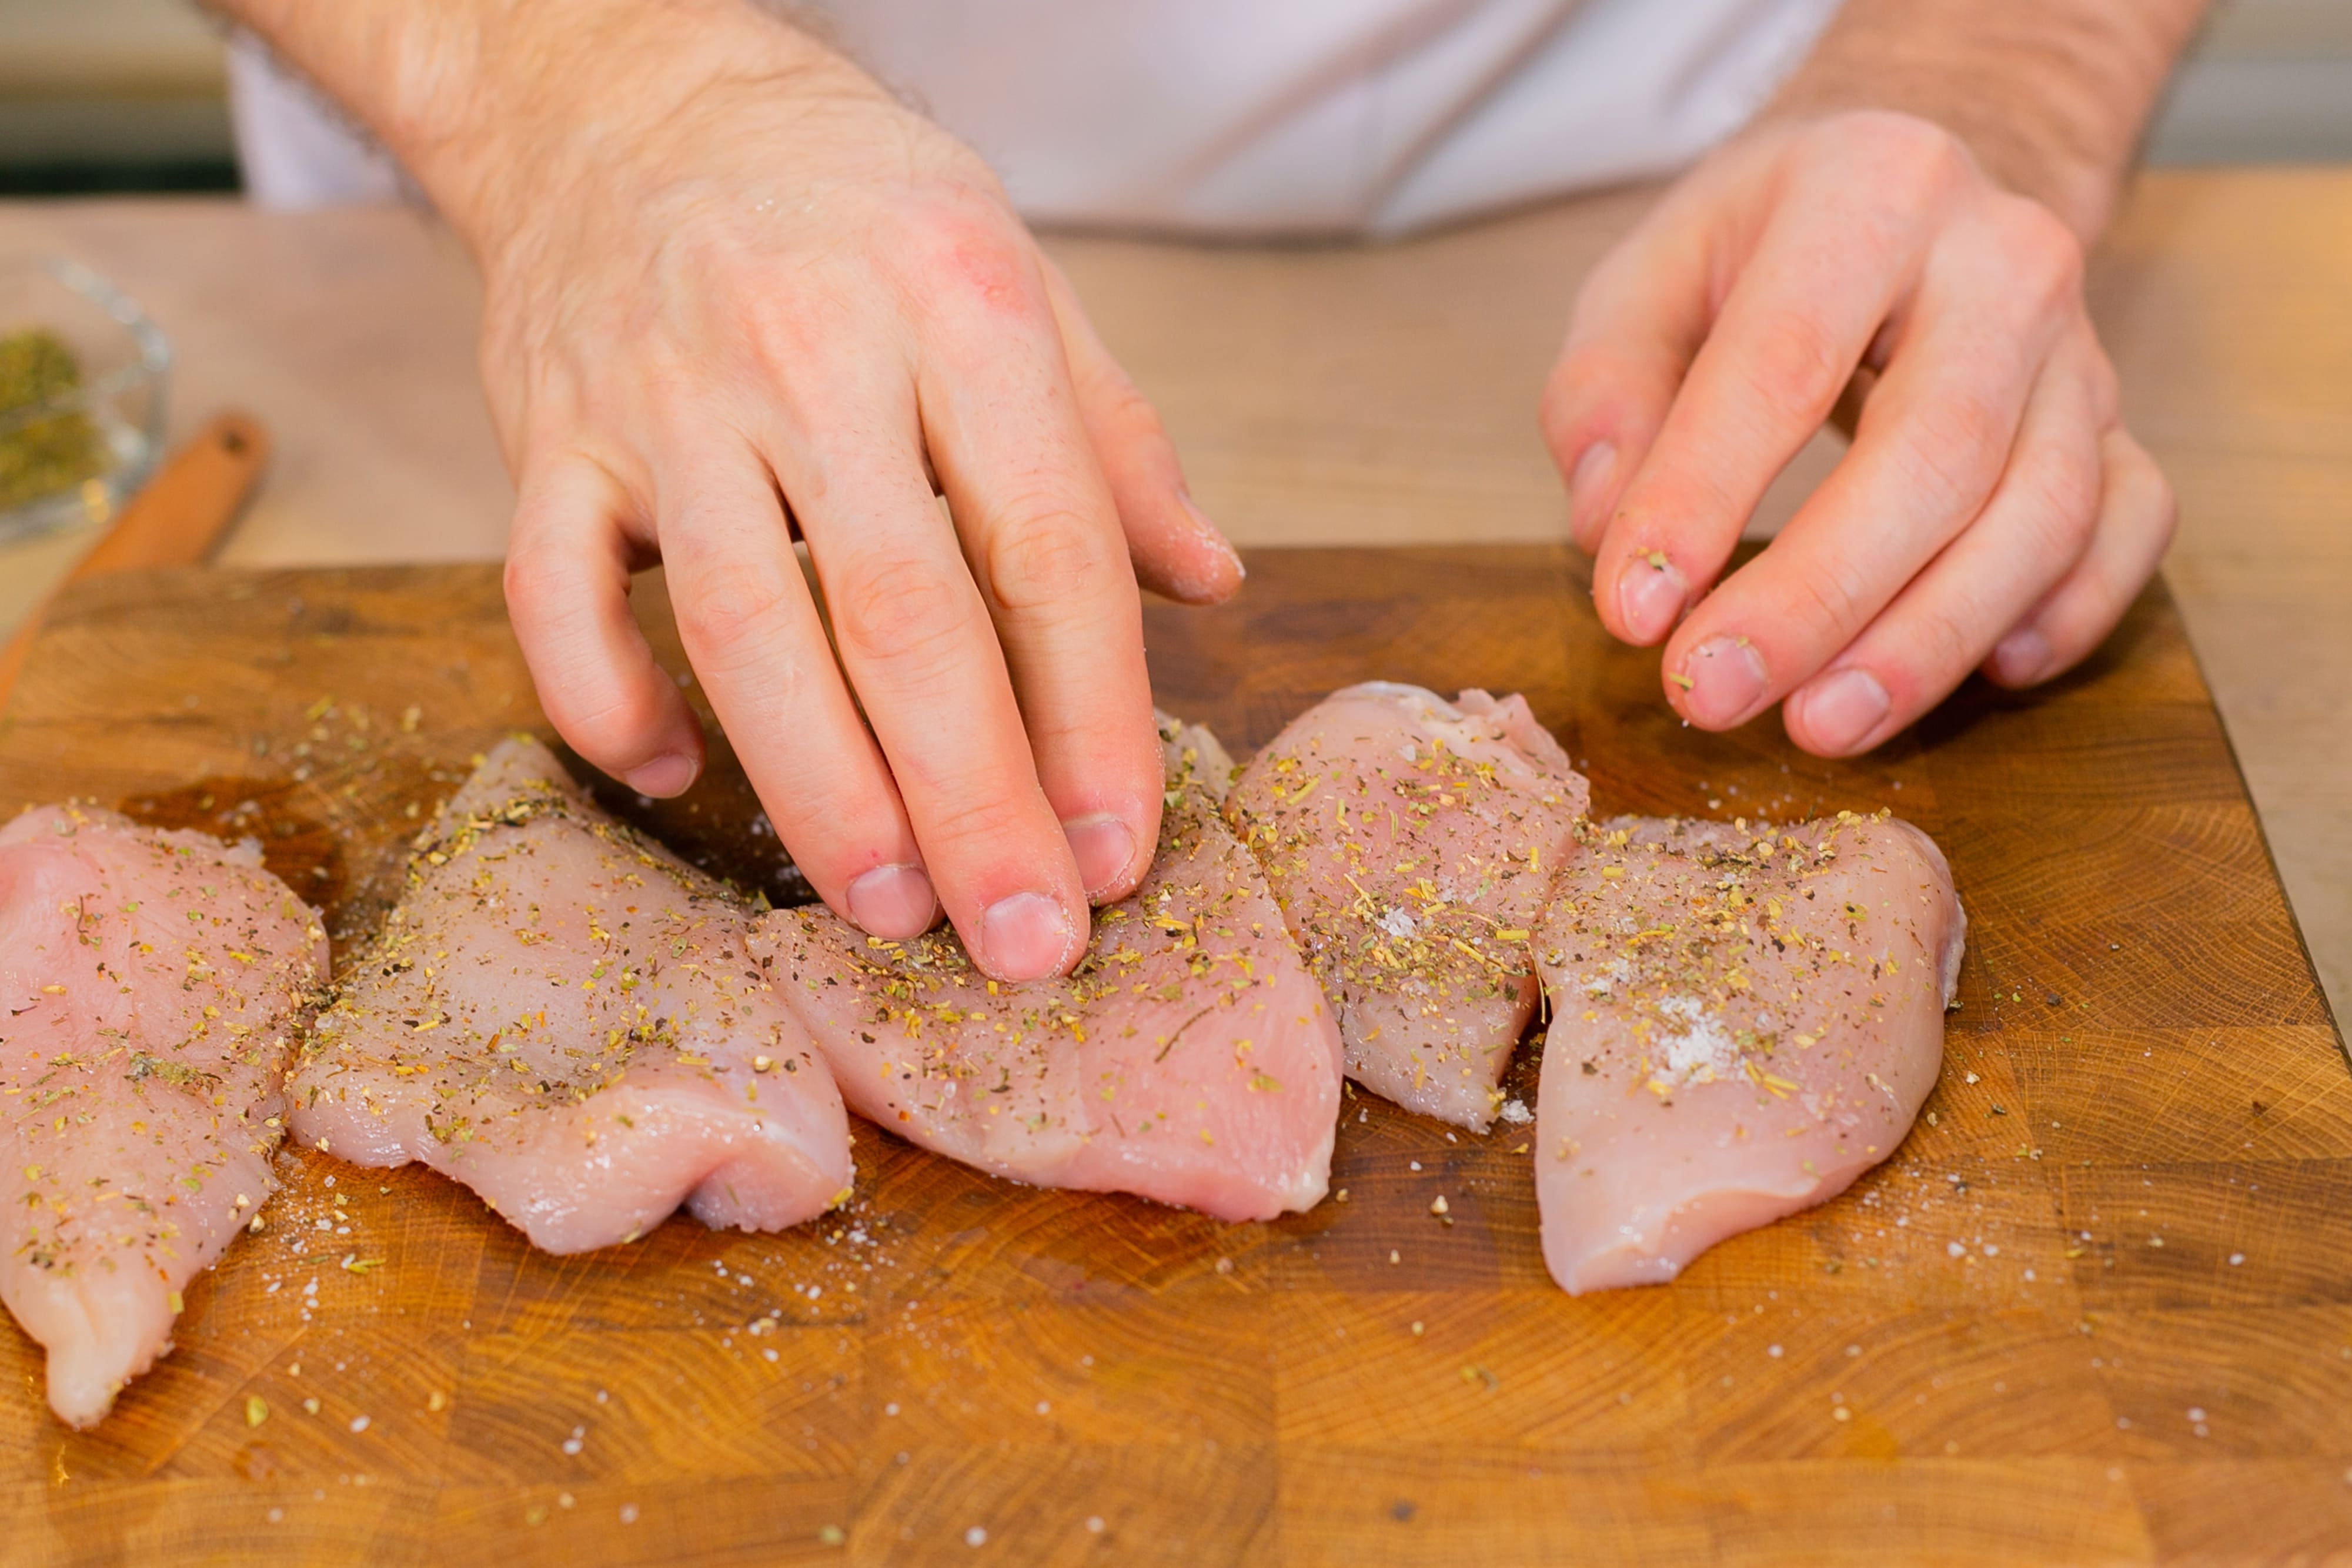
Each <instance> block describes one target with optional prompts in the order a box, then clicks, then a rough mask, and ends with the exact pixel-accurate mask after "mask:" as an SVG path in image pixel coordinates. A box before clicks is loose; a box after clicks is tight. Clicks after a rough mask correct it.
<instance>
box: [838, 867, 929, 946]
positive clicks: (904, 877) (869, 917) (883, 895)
mask: <svg viewBox="0 0 2352 1568" xmlns="http://www.w3.org/2000/svg"><path fill="white" fill-rule="evenodd" d="M848 896H849V917H850V918H851V919H852V920H855V921H856V922H857V924H858V925H860V926H861V927H863V928H864V929H865V931H866V935H867V936H879V937H881V938H882V939H883V940H884V941H886V942H904V941H905V940H907V939H908V937H910V936H921V935H922V934H923V933H924V932H926V931H929V929H930V928H931V921H932V919H933V918H934V917H935V916H936V915H938V914H939V910H940V899H939V894H937V893H935V892H933V891H932V888H931V879H930V878H929V877H928V876H926V875H925V874H924V873H923V868H922V867H921V866H919V865H877V866H876V867H875V868H874V869H873V870H872V871H869V872H866V873H864V874H863V875H861V876H859V877H858V878H857V880H856V881H855V882H853V883H850V884H849V895H848Z"/></svg>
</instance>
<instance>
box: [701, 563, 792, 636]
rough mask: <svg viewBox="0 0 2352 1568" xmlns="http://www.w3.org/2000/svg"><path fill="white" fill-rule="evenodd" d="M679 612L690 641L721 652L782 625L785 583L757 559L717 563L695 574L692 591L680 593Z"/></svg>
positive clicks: (773, 630) (775, 629)
mask: <svg viewBox="0 0 2352 1568" xmlns="http://www.w3.org/2000/svg"><path fill="white" fill-rule="evenodd" d="M784 612H785V585H784V583H783V581H782V580H781V579H780V578H779V577H778V576H777V574H776V573H775V571H773V570H770V569H768V568H766V567H763V566H761V565H759V564H757V563H755V562H751V561H720V562H714V563H712V564H710V565H709V566H707V567H705V568H703V569H702V570H699V571H698V572H696V573H695V574H694V577H693V578H692V580H691V582H690V584H689V586H688V591H686V592H683V593H681V594H679V595H678V596H677V627H678V632H679V634H680V635H681V637H682V638H683V639H684V640H685V642H686V643H687V645H688V647H689V648H700V649H705V650H709V652H710V653H712V654H716V655H719V656H722V657H723V656H724V654H725V652H726V651H727V650H729V649H732V648H736V647H739V646H740V645H742V644H744V643H751V642H754V641H757V640H759V639H760V638H761V636H762V635H763V634H767V633H772V632H775V631H777V630H778V629H779V627H780V624H781V622H782V620H783V618H784Z"/></svg>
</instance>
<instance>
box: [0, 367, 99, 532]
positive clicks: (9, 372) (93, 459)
mask: <svg viewBox="0 0 2352 1568" xmlns="http://www.w3.org/2000/svg"><path fill="white" fill-rule="evenodd" d="M80 384H81V367H80V366H79V365H78V364H76V363H75V362H74V356H73V350H71V349H68V347H66V345H65V343H64V342H63V341H62V340H59V339H58V336H57V334H56V333H54V332H45V331H42V330H40V329H38V328H34V329H28V330H25V331H19V332H0V509H5V508H6V507H14V506H17V505H20V504H21V503H23V502H26V501H31V500H37V499H38V498H39V497H43V496H51V495H55V494H56V493H57V492H58V491H59V490H66V489H70V488H72V487H73V486H76V485H79V484H80V483H81V482H82V481H83V480H85V479H94V478H96V477H98V476H100V474H103V473H105V472H106V447H105V444H104V443H103V442H101V441H100V439H99V434H98V431H97V428H96V427H95V426H93V425H92V424H91V423H90V422H89V419H88V418H87V417H86V416H84V415H82V414H79V413H59V414H52V415H50V416H49V417H48V418H47V419H36V420H34V421H32V422H30V423H26V424H17V423H15V421H14V420H13V419H12V418H11V417H10V416H11V415H14V414H16V413H18V412H19V411H20V410H23V409H27V408H32V407H35V406H37V405H38V404H40V403H43V402H47V401H48V400H50V399H51V398H54V397H58V396H59V395H61V394H63V393H66V392H71V391H73V390H74V388H76V387H78V386H79V385H80Z"/></svg>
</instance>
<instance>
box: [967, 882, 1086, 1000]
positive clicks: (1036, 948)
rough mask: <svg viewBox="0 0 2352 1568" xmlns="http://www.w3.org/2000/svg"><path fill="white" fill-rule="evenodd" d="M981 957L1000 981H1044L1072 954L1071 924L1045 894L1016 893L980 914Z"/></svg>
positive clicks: (1001, 899) (991, 905)
mask: <svg viewBox="0 0 2352 1568" xmlns="http://www.w3.org/2000/svg"><path fill="white" fill-rule="evenodd" d="M980 948H981V956H982V960H983V961H984V964H985V967H987V968H988V969H989V971H990V972H991V973H992V974H994V975H995V976H996V977H997V978H998V979H1000V980H1042V979H1044V978H1045V977H1046V976H1048V975H1052V974H1055V973H1058V972H1059V971H1060V969H1061V967H1062V960H1063V959H1064V958H1065V957H1066V956H1068V955H1069V951H1070V923H1069V921H1068V920H1067V919H1066V917H1065V916H1064V915H1063V914H1062V906H1061V905H1060V904H1056V903H1055V902H1054V900H1052V899H1050V898H1048V897H1046V896H1045V894H1042V893H1016V894H1013V895H1012V896H1011V897H1010V898H1000V899H998V900H997V901H996V902H995V903H994V904H990V905H989V906H988V907H987V908H986V909H985V910H983V911H982V913H981V916H980Z"/></svg>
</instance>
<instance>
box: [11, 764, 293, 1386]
mask: <svg viewBox="0 0 2352 1568" xmlns="http://www.w3.org/2000/svg"><path fill="white" fill-rule="evenodd" d="M326 978H327V935H326V932H325V931H324V930H323V929H322V928H321V926H320V922H319V917H318V915H317V914H316V913H315V912H314V911H313V910H312V909H311V908H310V905H308V904H304V903H303V902H302V901H301V900H300V899H299V898H297V897H295V896H294V894H293V893H292V892H291V891H290V890H289V889H288V887H287V886H286V884H285V883H282V882H279V881H278V879H277V878H276V877H274V876H272V875H270V874H269V873H268V872H266V871H264V870H263V869H262V868H261V853H260V851H259V850H258V849H257V848H256V847H255V846H254V845H252V844H251V843H250V842H247V843H245V844H241V845H239V846H237V847H236V848H235V849H231V848H228V847H227V846H226V845H224V844H222V843H221V842H220V841H217V840H215V839H209V838H206V837H205V836H204V835H203V834H201V833H188V832H165V831H159V830H156V829H152V828H142V827H141V826H139V825H138V824H136V823H134V822H132V821H130V820H129V819H127V818H123V817H118V816H116V815H115V814H114V813H113V812H111V811H100V810H91V809H89V808H78V807H73V806H50V807H45V808H42V809H39V810H31V811H27V812H26V813H25V814H24V815H23V816H20V817H18V818H17V819H16V821H13V822H11V823H9V824H8V826H7V827H6V828H5V830H0V994H5V1000H6V1003H7V1009H8V1018H7V1020H6V1022H5V1024H0V1095H5V1099H0V1108H5V1109H0V1115H5V1118H6V1124H7V1138H8V1149H7V1157H6V1159H5V1162H0V1203H5V1205H6V1208H5V1212H6V1213H7V1214H8V1215H9V1216H11V1217H12V1218H10V1220H9V1224H10V1225H11V1226H12V1227H13V1228H14V1231H15V1234H14V1236H13V1237H12V1238H11V1242H12V1244H11V1245H10V1246H9V1248H8V1249H7V1251H6V1255H5V1260H0V1297H5V1299H6V1301H7V1303H8V1310H9V1311H10V1312H14V1313H16V1321H17V1322H20V1323H22V1324H24V1325H25V1332H26V1333H29V1334H31V1335H32V1336H33V1337H34V1338H35V1339H37V1340H38V1341H40V1342H41V1343H43V1344H45V1345H47V1347H48V1352H49V1358H48V1359H49V1364H48V1383H49V1406H50V1408H52V1409H54V1410H55V1411H57V1413H58V1415H59V1416H62V1417H63V1418H64V1419H65V1420H67V1421H68V1422H69V1423H71V1424H72V1425H74V1426H76V1427H89V1426H92V1425H95V1424H96V1423H97V1422H98V1421H99V1420H100V1418H101V1417H102V1416H105V1414H106V1413H107V1410H108V1409H109V1408H110V1406H112V1405H113V1403H114V1396H115V1394H116V1392H117V1391H119V1390H120V1389H121V1387H122V1385H124V1384H126V1383H128V1382H129V1381H130V1380H131V1378H134V1377H136V1376H138V1375H140V1374H141V1373H142V1372H144V1371H146V1370H147V1368H148V1367H149V1366H151V1365H152V1364H154V1361H155V1358H156V1357H157V1356H159V1355H162V1354H164V1353H166V1352H167V1351H169V1350H170V1349H171V1348H172V1346H171V1334H172V1322H173V1319H174V1318H176V1317H178V1316H179V1312H180V1291H182V1289H183V1288H184V1287H185V1286H186V1284H187V1282H188V1281H189V1280H190V1279H192V1278H193V1277H194V1274H195V1272H196V1270H199V1269H201V1268H203V1267H205V1265H206V1264H208V1263H210V1262H211V1261H212V1260H214V1259H215V1258H217V1257H219V1256H220V1255H221V1251H222V1249H224V1248H226V1247H227V1245H228V1244H229V1241H230V1240H231V1239H233V1238H234V1237H235V1236H236V1231H237V1229H238V1228H239V1227H241V1226H243V1225H244V1224H245V1223H246V1222H247V1219H248V1218H251V1216H252V1215H253V1213H254V1211H255V1208H256V1206H257V1205H258V1204H260V1203H261V1201H262V1200H263V1199H264V1198H266V1197H268V1195H269V1193H270V1192H271V1191H272V1190H273V1189H274V1188H275V1187H276V1186H277V1185H278V1184H277V1180H276V1178H275V1177H274V1176H272V1175H271V1174H270V1168H269V1155H270V1151H271V1150H272V1149H274V1148H276V1147H277V1145H278V1138H279V1136H280V1135H281V1134H280V1127H279V1121H280V1116H279V1111H280V1104H279V1100H278V1092H279V1089H280V1086H281V1084H282V1082H283V1079H284V1074H285V1070H286V1059H287V1056H288V1053H289V1049H290V1046H291V1041H292V1038H293V1034H294V1031H295V1030H296V1029H297V1028H298V1027H299V1020H300V1015H301V1013H302V1012H303V1011H304V1009H306V1008H307V1007H308V1006H309V1005H310V997H311V994H312V992H313V991H314V990H315V989H316V988H318V987H320V986H322V985H324V984H325V983H326Z"/></svg>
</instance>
